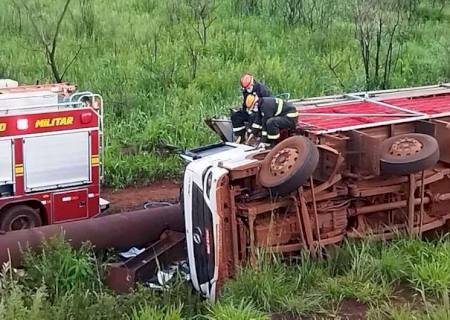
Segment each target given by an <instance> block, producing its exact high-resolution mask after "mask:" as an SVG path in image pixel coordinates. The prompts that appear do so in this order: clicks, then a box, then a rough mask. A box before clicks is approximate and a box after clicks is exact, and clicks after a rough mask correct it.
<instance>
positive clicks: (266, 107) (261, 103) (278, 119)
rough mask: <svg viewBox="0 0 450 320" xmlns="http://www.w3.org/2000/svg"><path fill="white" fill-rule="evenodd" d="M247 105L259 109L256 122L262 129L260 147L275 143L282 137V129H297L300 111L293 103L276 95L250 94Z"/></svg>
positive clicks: (252, 108) (246, 101)
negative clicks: (261, 96) (261, 95)
mask: <svg viewBox="0 0 450 320" xmlns="http://www.w3.org/2000/svg"><path fill="white" fill-rule="evenodd" d="M245 105H246V107H247V108H248V109H250V110H254V109H255V108H258V110H259V112H258V115H259V117H258V118H257V119H256V120H255V123H256V124H258V125H260V126H261V130H262V132H261V135H262V140H261V144H260V145H259V146H260V147H267V146H273V145H275V143H276V141H277V140H278V138H280V130H281V129H291V130H295V127H296V125H297V118H298V112H297V109H296V108H295V106H294V105H293V104H292V103H290V102H287V101H284V100H282V99H278V98H274V97H263V98H260V97H258V96H257V95H248V96H247V98H246V100H245Z"/></svg>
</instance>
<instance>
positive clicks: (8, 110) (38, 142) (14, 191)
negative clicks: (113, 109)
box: [0, 80, 108, 231]
mask: <svg viewBox="0 0 450 320" xmlns="http://www.w3.org/2000/svg"><path fill="white" fill-rule="evenodd" d="M102 114H103V100H102V97H101V96H100V95H98V94H94V93H91V92H77V90H76V87H75V86H73V85H70V84H68V83H63V84H48V85H31V86H19V85H18V83H17V82H16V81H13V80H0V230H4V231H12V230H18V229H24V228H31V227H36V226H40V225H46V224H54V223H61V222H66V221H73V220H80V219H85V218H90V217H94V216H96V215H98V214H99V213H100V212H102V211H103V210H104V209H106V208H107V206H108V202H107V201H105V200H103V199H101V198H100V183H101V180H102V177H103V166H102V158H103V157H102V150H103V119H102Z"/></svg>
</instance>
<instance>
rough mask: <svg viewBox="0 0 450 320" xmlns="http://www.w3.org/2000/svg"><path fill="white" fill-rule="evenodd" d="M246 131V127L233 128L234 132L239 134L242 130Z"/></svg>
mask: <svg viewBox="0 0 450 320" xmlns="http://www.w3.org/2000/svg"><path fill="white" fill-rule="evenodd" d="M244 129H245V126H243V127H237V128H233V132H238V131H241V130H244Z"/></svg>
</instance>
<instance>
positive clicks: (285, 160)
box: [269, 148, 299, 177]
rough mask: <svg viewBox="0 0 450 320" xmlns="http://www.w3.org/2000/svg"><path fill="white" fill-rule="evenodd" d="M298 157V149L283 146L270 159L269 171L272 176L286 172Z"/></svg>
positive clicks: (282, 174)
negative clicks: (283, 147)
mask: <svg viewBox="0 0 450 320" xmlns="http://www.w3.org/2000/svg"><path fill="white" fill-rule="evenodd" d="M298 158H299V151H298V150H297V149H294V148H285V149H283V150H281V151H280V152H278V153H277V154H276V155H275V156H274V157H273V158H272V160H271V161H270V167H269V169H270V173H271V175H272V176H273V177H279V176H284V175H286V174H288V173H289V172H290V171H291V170H292V168H293V167H294V165H295V163H296V162H297V160H298Z"/></svg>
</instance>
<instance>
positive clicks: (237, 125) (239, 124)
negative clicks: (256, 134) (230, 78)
mask: <svg viewBox="0 0 450 320" xmlns="http://www.w3.org/2000/svg"><path fill="white" fill-rule="evenodd" d="M249 94H256V95H257V96H258V97H260V98H263V97H270V96H271V95H272V93H271V92H270V90H269V88H267V86H266V85H264V84H262V83H260V82H258V81H255V83H254V84H253V90H252V92H247V90H242V95H243V96H244V102H243V103H242V107H241V109H240V110H238V111H233V112H232V113H231V123H232V124H233V132H234V134H235V135H236V136H237V137H239V136H240V137H241V141H243V140H244V138H245V123H246V122H247V123H250V124H253V123H254V122H255V120H256V119H257V118H259V115H258V113H257V112H252V111H249V110H247V108H246V106H245V99H246V98H247V96H248V95H249ZM253 128H254V129H255V127H254V126H253ZM256 129H257V128H256Z"/></svg>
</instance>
